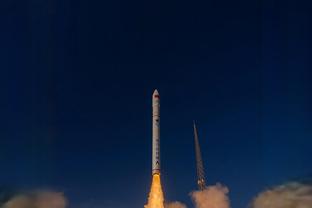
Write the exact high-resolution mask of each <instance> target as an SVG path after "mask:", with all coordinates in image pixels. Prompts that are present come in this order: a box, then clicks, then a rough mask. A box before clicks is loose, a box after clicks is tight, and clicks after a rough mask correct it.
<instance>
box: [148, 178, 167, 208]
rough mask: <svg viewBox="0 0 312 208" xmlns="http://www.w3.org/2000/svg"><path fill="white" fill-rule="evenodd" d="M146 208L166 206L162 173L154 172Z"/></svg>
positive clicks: (162, 207)
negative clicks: (161, 178)
mask: <svg viewBox="0 0 312 208" xmlns="http://www.w3.org/2000/svg"><path fill="white" fill-rule="evenodd" d="M144 208H164V194H163V191H162V188H161V181H160V175H159V174H154V175H153V181H152V187H151V191H150V193H149V196H148V203H147V205H145V206H144Z"/></svg>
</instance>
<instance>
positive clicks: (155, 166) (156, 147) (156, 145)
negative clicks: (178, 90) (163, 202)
mask: <svg viewBox="0 0 312 208" xmlns="http://www.w3.org/2000/svg"><path fill="white" fill-rule="evenodd" d="M152 103H153V104H152V107H153V135H152V175H154V174H158V175H160V137H159V135H160V125H159V124H160V114H159V113H160V97H159V93H158V91H157V90H155V91H154V93H153V98H152Z"/></svg>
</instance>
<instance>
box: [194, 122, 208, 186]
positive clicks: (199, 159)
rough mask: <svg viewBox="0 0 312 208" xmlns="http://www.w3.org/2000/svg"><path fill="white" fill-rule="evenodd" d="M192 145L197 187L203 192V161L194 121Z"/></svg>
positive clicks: (204, 184)
mask: <svg viewBox="0 0 312 208" xmlns="http://www.w3.org/2000/svg"><path fill="white" fill-rule="evenodd" d="M193 124H194V143H195V154H196V170H197V186H198V189H199V190H201V191H202V190H204V189H205V187H206V183H205V171H204V165H203V160H202V156H201V151H200V146H199V141H198V133H197V129H196V124H195V121H194V123H193Z"/></svg>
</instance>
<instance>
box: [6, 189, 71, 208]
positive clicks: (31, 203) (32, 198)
mask: <svg viewBox="0 0 312 208" xmlns="http://www.w3.org/2000/svg"><path fill="white" fill-rule="evenodd" d="M66 205H67V200H66V198H65V197H64V195H63V193H59V192H51V191H37V192H33V193H27V194H20V195H16V196H14V197H12V198H11V199H10V200H8V201H7V202H5V203H4V204H3V205H1V206H0V207H1V208H66Z"/></svg>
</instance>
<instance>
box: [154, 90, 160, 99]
mask: <svg viewBox="0 0 312 208" xmlns="http://www.w3.org/2000/svg"><path fill="white" fill-rule="evenodd" d="M153 98H159V93H158V90H157V89H156V90H154V93H153Z"/></svg>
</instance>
